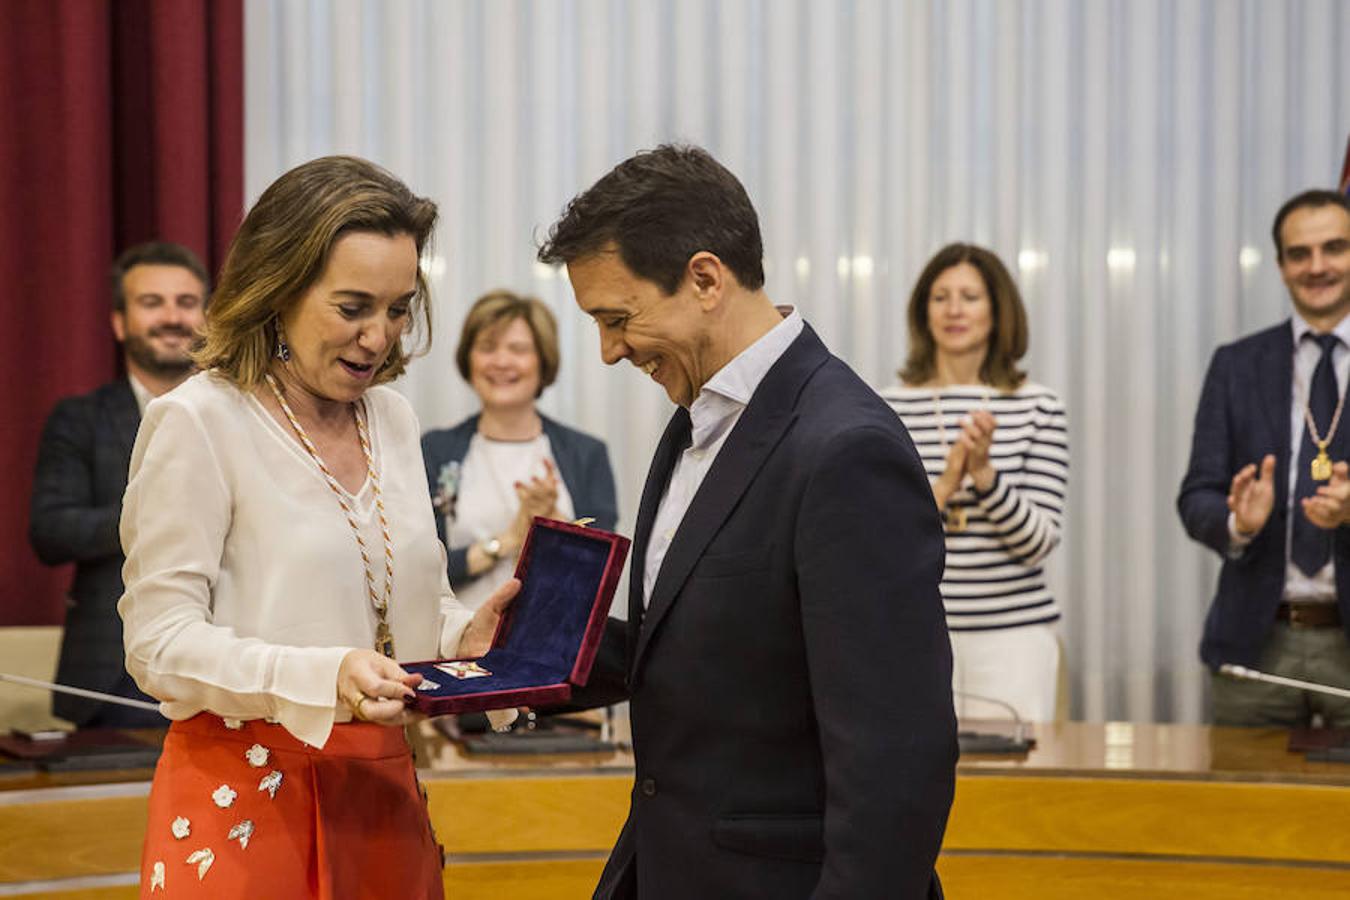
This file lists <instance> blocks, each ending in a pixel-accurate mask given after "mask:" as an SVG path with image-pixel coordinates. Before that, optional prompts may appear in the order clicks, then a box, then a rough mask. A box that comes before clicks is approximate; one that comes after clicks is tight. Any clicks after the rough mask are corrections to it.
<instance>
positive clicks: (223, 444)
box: [117, 372, 472, 747]
mask: <svg viewBox="0 0 1350 900" xmlns="http://www.w3.org/2000/svg"><path fill="white" fill-rule="evenodd" d="M365 401H366V409H367V410H368V412H369V421H370V437H371V452H372V455H373V457H374V462H375V469H376V471H377V472H378V473H379V477H380V487H381V489H382V491H383V494H384V504H385V511H386V515H387V517H388V520H389V529H390V533H391V535H392V539H393V547H394V591H393V596H392V598H391V600H390V601H389V620H390V627H391V629H392V630H393V635H394V646H395V649H396V651H397V653H398V656H399V658H400V659H404V660H418V659H428V658H432V657H435V656H450V655H453V651H454V650H455V649H456V648H457V647H458V644H459V638H460V635H461V634H462V633H463V630H464V628H465V626H466V625H467V624H468V622H469V620H470V619H471V618H472V613H471V612H470V611H468V610H466V609H465V608H464V607H462V606H461V605H460V604H459V603H457V602H456V600H455V598H454V595H453V594H452V593H451V591H450V586H449V583H448V582H447V580H446V569H445V557H444V555H445V551H444V548H443V547H442V546H441V543H440V541H439V540H438V539H437V537H436V528H435V520H434V519H433V518H432V516H433V513H432V510H431V500H430V497H429V496H428V495H427V488H426V476H425V474H424V469H423V465H422V458H421V445H420V443H419V438H418V436H419V435H420V433H421V429H420V428H419V427H418V424H417V420H416V417H415V416H414V415H413V412H412V409H411V407H410V406H409V405H408V402H407V401H406V400H405V399H404V398H403V397H402V396H400V395H399V394H398V393H397V392H395V391H394V390H392V389H390V388H387V387H374V388H371V389H370V390H369V391H367V392H366V394H365ZM348 496H349V497H352V501H353V503H352V505H353V507H354V508H355V510H356V515H357V518H358V522H359V524H360V527H361V528H362V536H363V538H364V539H365V541H366V546H367V547H368V548H370V551H371V557H372V559H371V563H372V569H373V574H374V577H375V587H376V590H377V591H381V592H382V591H383V588H384V565H383V555H384V554H383V546H384V544H383V539H382V538H381V536H380V531H379V521H378V518H377V517H376V515H375V511H374V504H373V499H374V497H373V491H372V489H371V484H370V481H369V479H367V481H366V484H365V485H364V486H363V487H362V488H361V490H360V491H359V492H358V493H357V494H356V495H355V496H354V497H353V496H352V495H348ZM121 534H122V547H123V549H124V550H125V552H126V557H127V560H126V566H125V568H124V569H123V579H124V581H125V582H126V592H125V593H124V594H123V595H122V599H121V601H120V602H119V603H118V607H117V608H118V612H120V613H121V615H122V620H123V623H124V627H123V639H124V642H125V645H126V653H127V670H128V671H129V672H130V673H131V674H132V676H133V677H134V678H135V679H136V682H137V684H139V685H140V686H141V689H142V690H144V691H145V692H146V693H148V694H150V695H152V696H154V697H158V698H159V699H160V700H161V701H163V703H162V705H161V710H162V711H163V713H164V714H165V715H166V716H168V717H169V718H171V719H186V718H189V717H191V716H193V715H195V714H197V713H199V712H202V711H206V710H209V711H210V712H213V713H216V714H218V715H221V716H224V717H227V718H238V719H255V718H269V719H272V720H274V721H277V722H279V723H280V724H281V725H283V726H285V728H286V730H287V731H289V732H290V733H291V734H293V735H295V736H296V737H297V738H299V739H300V740H302V741H305V742H306V743H308V744H311V745H313V746H316V747H322V746H323V745H324V743H325V742H326V741H327V740H328V735H329V733H330V732H331V730H332V727H333V723H334V722H335V721H343V720H346V719H347V718H348V717H349V715H350V714H349V712H348V711H347V708H346V706H345V705H340V704H339V703H338V700H337V696H336V693H337V692H336V683H337V672H338V666H339V664H340V663H341V662H342V658H343V656H344V655H346V653H347V652H348V651H350V650H352V649H353V648H358V647H372V646H373V645H374V640H375V626H376V623H377V618H376V615H375V612H374V609H373V608H372V606H371V602H370V597H369V594H368V592H367V590H366V585H365V569H364V567H363V566H362V564H361V557H360V554H359V552H358V550H357V546H356V539H355V538H354V537H353V535H352V531H351V527H350V525H349V524H348V522H347V519H346V517H345V515H344V514H343V512H342V509H341V507H340V506H339V505H338V501H337V497H336V496H335V495H334V494H333V491H332V489H331V488H330V487H329V486H328V483H327V482H326V481H325V480H324V478H323V475H322V474H321V473H320V472H319V470H318V468H317V467H316V466H315V464H314V462H313V460H312V459H310V457H309V455H308V454H307V453H306V452H305V450H304V448H303V447H302V446H301V445H300V444H299V442H298V441H297V440H296V438H295V436H294V435H293V434H292V433H291V432H290V431H289V430H287V429H284V428H283V427H282V426H281V424H280V423H278V422H277V421H276V420H275V419H274V418H273V417H272V416H271V414H270V413H268V412H267V410H266V409H264V408H263V406H262V404H261V403H259V402H258V400H257V399H256V398H255V397H253V396H252V395H250V394H245V393H243V392H242V391H240V390H239V389H238V388H236V387H235V386H234V385H233V384H231V383H230V382H229V381H227V380H226V379H225V378H224V377H222V376H220V375H218V374H216V373H214V372H203V373H200V374H198V375H195V376H193V377H192V378H190V379H188V380H187V381H186V382H184V383H183V384H182V385H180V386H179V387H178V388H176V389H175V390H173V391H171V392H170V393H168V394H165V395H164V396H162V397H159V398H157V399H155V400H154V402H152V403H151V404H150V406H149V408H148V409H147V411H146V415H145V419H144V421H142V423H141V426H140V432H139V433H138V435H137V437H136V446H135V450H134V451H133V452H132V456H131V471H130V480H129V482H128V485H127V492H126V497H125V499H124V501H123V505H122V522H121Z"/></svg>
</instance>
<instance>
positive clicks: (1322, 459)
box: [1312, 443, 1331, 481]
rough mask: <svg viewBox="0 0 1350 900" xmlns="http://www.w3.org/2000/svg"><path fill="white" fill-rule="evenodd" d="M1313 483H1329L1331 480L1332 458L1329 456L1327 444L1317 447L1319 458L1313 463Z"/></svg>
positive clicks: (1315, 458) (1314, 459) (1316, 457)
mask: <svg viewBox="0 0 1350 900" xmlns="http://www.w3.org/2000/svg"><path fill="white" fill-rule="evenodd" d="M1312 478H1313V481H1328V480H1330V479H1331V457H1330V456H1327V445H1326V444H1325V443H1322V444H1319V445H1318V446H1317V456H1315V457H1313V461H1312Z"/></svg>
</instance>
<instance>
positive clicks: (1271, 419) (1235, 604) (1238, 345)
mask: <svg viewBox="0 0 1350 900" xmlns="http://www.w3.org/2000/svg"><path fill="white" fill-rule="evenodd" d="M1272 233H1273V237H1274V240H1275V259H1276V261H1277V263H1278V264H1279V267H1280V275H1281V277H1282V278H1283V279H1284V283H1285V286H1286V287H1287V288H1288V289H1289V298H1290V300H1291V301H1292V302H1293V307H1294V315H1293V317H1292V318H1291V319H1289V320H1286V321H1285V322H1282V323H1281V324H1279V325H1277V326H1275V327H1274V328H1269V329H1267V330H1265V331H1261V332H1257V333H1256V334H1253V335H1249V336H1247V337H1245V338H1242V339H1241V340H1238V341H1237V342H1235V343H1233V344H1229V345H1227V346H1224V347H1220V348H1219V349H1218V350H1217V351H1216V352H1215V354H1214V359H1213V361H1212V362H1211V363H1210V367H1209V373H1208V375H1206V377H1205V386H1204V390H1203V392H1202V393H1201V396H1200V407H1199V410H1198V411H1197V412H1196V416H1195V436H1194V442H1193V444H1192V448H1191V461H1190V467H1189V469H1188V470H1187V472H1186V477H1185V480H1184V481H1183V482H1182V485H1181V494H1180V496H1179V497H1178V498H1177V507H1178V509H1179V510H1180V512H1181V519H1182V522H1183V523H1184V524H1185V526H1186V530H1187V532H1188V533H1189V534H1190V535H1191V537H1193V538H1195V539H1196V540H1198V541H1200V542H1201V543H1203V544H1205V545H1206V546H1208V547H1210V548H1212V549H1214V550H1215V551H1217V552H1218V553H1219V554H1220V555H1221V556H1222V557H1223V569H1222V571H1221V572H1220V575H1219V585H1218V590H1217V591H1216V593H1215V596H1214V601H1213V603H1212V604H1211V606H1210V609H1209V615H1208V617H1207V618H1206V620H1205V632H1204V638H1203V640H1202V642H1201V645H1200V655H1201V658H1202V659H1203V660H1204V662H1205V664H1206V665H1208V666H1209V667H1210V669H1211V670H1213V671H1214V672H1215V675H1214V680H1213V684H1212V698H1213V705H1214V722H1215V724H1217V725H1264V726H1272V725H1273V726H1285V727H1297V726H1306V725H1308V724H1310V722H1311V721H1312V720H1313V717H1314V716H1318V717H1320V718H1321V720H1322V721H1323V722H1325V723H1326V724H1328V725H1333V726H1338V727H1346V726H1350V701H1347V700H1341V699H1338V698H1335V697H1329V696H1326V695H1323V694H1318V693H1313V692H1305V691H1300V690H1293V689H1290V688H1286V687H1282V686H1279V685H1274V684H1267V683H1262V682H1255V681H1237V680H1234V679H1231V678H1229V677H1227V676H1223V675H1220V674H1218V669H1219V667H1220V666H1221V665H1223V664H1225V663H1232V664H1236V665H1240V666H1245V667H1248V668H1254V669H1259V670H1261V671H1264V672H1268V673H1271V674H1276V675H1283V676H1286V677H1291V678H1299V679H1303V680H1307V681H1313V682H1319V683H1322V684H1330V685H1335V686H1338V687H1343V688H1350V640H1347V633H1350V632H1348V631H1347V629H1348V628H1350V527H1348V526H1350V471H1348V470H1347V464H1346V459H1347V457H1350V425H1348V424H1347V423H1346V422H1345V421H1344V418H1345V416H1343V415H1342V413H1343V412H1344V408H1343V407H1344V404H1345V397H1346V384H1347V376H1350V317H1348V316H1347V313H1350V203H1348V202H1347V200H1346V197H1345V196H1344V195H1342V194H1338V193H1336V192H1334V191H1324V190H1312V191H1305V192H1304V193H1301V194H1299V195H1298V196H1296V197H1293V198H1291V199H1290V200H1288V201H1287V202H1286V203H1285V204H1284V205H1283V206H1282V207H1281V208H1280V210H1279V212H1278V213H1277V214H1276V216H1275V224H1274V228H1273V229H1272Z"/></svg>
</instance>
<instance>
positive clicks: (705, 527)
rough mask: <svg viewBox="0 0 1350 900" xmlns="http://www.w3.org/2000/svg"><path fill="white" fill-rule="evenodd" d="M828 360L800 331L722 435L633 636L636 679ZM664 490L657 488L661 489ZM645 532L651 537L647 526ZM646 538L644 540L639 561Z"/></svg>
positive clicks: (819, 346)
mask: <svg viewBox="0 0 1350 900" xmlns="http://www.w3.org/2000/svg"><path fill="white" fill-rule="evenodd" d="M827 358H828V354H827V352H826V350H825V345H824V344H822V343H821V342H820V339H819V338H818V337H816V335H815V332H814V331H812V330H811V328H810V326H806V327H804V328H803V329H802V333H801V334H800V335H799V336H798V337H797V339H796V340H795V341H793V342H792V344H791V345H790V346H789V347H788V349H787V350H786V351H785V352H784V353H783V355H782V356H781V357H780V358H779V359H778V361H777V362H775V363H774V365H773V366H772V368H770V369H769V371H768V373H767V374H766V375H765V376H764V380H763V381H762V382H760V384H759V387H758V388H756V390H755V393H754V396H752V397H751V398H750V403H749V405H748V406H746V408H745V410H744V411H743V412H742V413H741V417H740V419H739V420H738V421H737V422H736V425H735V426H734V427H733V428H732V429H731V433H730V434H729V435H727V439H726V443H724V444H723V445H722V449H721V450H719V451H718V453H717V459H716V460H714V461H713V464H712V468H710V469H709V470H708V474H707V475H706V476H705V477H704V479H703V483H702V484H701V485H699V488H698V491H697V493H695V494H694V499H693V500H692V501H691V502H690V504H689V509H688V510H687V511H686V512H685V514H684V519H683V520H681V522H680V525H679V528H678V529H677V530H676V532H675V538H674V540H673V541H671V544H670V549H668V550H667V551H666V557H665V559H664V560H663V561H662V563H661V571H660V572H659V573H658V574H657V576H656V583H655V584H654V585H653V587H652V596H651V598H650V599H649V601H648V603H647V609H646V613H645V614H644V615H643V618H642V623H641V628H640V629H639V630H638V643H637V647H636V649H635V650H634V652H633V660H632V671H633V673H635V674H636V672H637V669H638V667H639V666H640V665H641V663H642V656H643V653H644V652H645V651H646V649H647V646H648V644H649V643H650V642H651V637H652V634H653V633H654V632H655V631H656V629H657V627H659V626H660V624H661V619H662V618H664V617H665V615H666V613H667V612H669V611H670V608H671V606H672V605H673V604H674V602H675V599H676V597H677V596H678V595H679V593H680V589H681V588H682V587H684V583H685V581H686V580H687V579H688V578H689V573H690V572H691V571H692V570H693V568H694V565H695V563H697V562H698V560H699V558H700V557H701V556H702V555H703V551H704V550H706V549H707V547H708V544H709V542H710V541H711V540H712V538H713V536H714V535H715V534H716V533H717V531H718V529H719V528H720V527H721V525H722V523H723V522H725V521H726V519H727V517H728V516H730V515H731V511H732V510H733V509H735V508H736V504H737V503H738V502H739V501H740V499H741V496H742V495H743V494H744V493H745V491H746V489H747V488H749V487H750V483H751V482H752V481H753V480H754V478H755V476H756V475H757V474H759V471H760V469H761V468H762V467H763V465H764V461H765V460H766V459H767V458H768V456H769V454H770V452H772V450H773V448H774V447H775V446H777V444H778V442H779V441H780V440H781V439H782V437H783V435H784V434H786V433H787V431H788V428H789V427H791V425H792V423H793V422H794V421H795V420H796V405H797V396H798V394H799V393H800V392H801V388H802V385H804V384H805V383H806V381H807V379H808V378H809V377H810V375H811V373H812V372H813V371H815V369H816V368H817V367H819V366H820V365H821V364H822V363H824V362H825V360H826V359H827ZM671 465H672V466H673V465H674V461H673V460H672V461H671ZM649 484H650V482H649ZM664 486H665V485H664V483H662V485H661V487H662V488H664ZM659 500H660V494H659V493H658V494H657V496H656V498H655V500H654V501H653V504H652V505H653V510H652V512H651V515H652V517H655V509H654V507H655V504H656V502H659ZM642 501H643V505H644V507H645V506H646V505H647V502H648V498H647V496H646V494H645V493H644V495H643V498H642ZM647 527H648V531H650V527H651V523H650V521H649V522H648V523H647ZM646 536H647V535H645V534H644V535H643V537H644V545H643V548H642V549H643V552H644V555H645V551H646V545H645V538H646ZM639 596H640V587H639Z"/></svg>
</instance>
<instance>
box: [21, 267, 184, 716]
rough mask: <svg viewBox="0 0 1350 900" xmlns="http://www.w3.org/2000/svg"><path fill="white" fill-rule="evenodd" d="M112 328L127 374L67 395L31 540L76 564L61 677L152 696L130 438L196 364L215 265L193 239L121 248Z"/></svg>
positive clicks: (42, 452) (64, 708)
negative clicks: (142, 649) (126, 541)
mask: <svg viewBox="0 0 1350 900" xmlns="http://www.w3.org/2000/svg"><path fill="white" fill-rule="evenodd" d="M110 275H111V277H110V282H111V285H110V287H111V290H112V329H113V335H114V336H115V337H116V338H117V341H118V343H120V344H121V345H122V356H123V360H124V362H125V364H126V373H127V374H126V377H124V378H118V379H116V380H114V381H111V382H109V383H108V384H105V385H103V386H102V387H100V388H98V389H96V390H94V391H92V392H91V393H88V394H84V395H82V396H79V397H66V398H64V399H62V400H61V401H59V402H58V403H57V404H56V407H55V408H54V409H53V410H52V413H51V415H50V416H48V418H47V424H46V426H45V427H44V428H43V431H42V441H41V443H40V444H39V445H38V459H37V471H36V473H35V475H34V478H33V497H32V505H31V509H30V513H29V523H28V539H29V542H30V543H31V544H32V545H33V549H34V550H35V551H36V552H37V555H38V558H39V559H41V560H42V561H43V562H44V563H47V564H48V565H60V564H62V563H68V562H73V563H75V579H74V582H73V583H72V584H71V587H70V593H69V597H68V600H67V606H66V620H65V630H64V632H63V633H62V636H61V658H60V662H59V663H58V665H57V672H56V680H57V681H58V682H59V683H61V684H65V685H70V686H73V687H81V688H86V689H90V690H96V691H102V692H104V693H110V694H116V695H118V696H122V697H129V698H131V699H135V700H143V701H148V702H153V701H152V698H150V697H147V696H146V695H145V694H143V693H141V691H140V690H139V689H138V688H137V687H136V685H135V683H134V682H133V681H132V680H131V676H130V675H128V674H127V672H126V669H125V668H124V667H123V659H124V657H125V651H124V649H123V647H122V620H121V619H119V618H118V616H117V601H118V598H120V597H121V596H122V562H123V557H122V544H121V541H120V539H119V537H118V533H117V524H118V519H119V518H120V517H121V513H122V493H123V492H124V491H125V490H126V487H127V468H128V467H129V466H130V464H131V448H132V445H133V444H134V443H135V440H136V430H137V428H139V427H140V422H141V414H142V413H143V412H144V411H145V405H146V404H147V403H149V402H150V400H151V398H153V397H157V396H159V395H160V394H163V393H165V392H167V391H169V390H171V389H173V388H174V387H176V386H177V385H178V384H180V383H181V382H182V381H183V380H184V379H185V378H187V377H188V375H190V374H192V359H191V357H190V356H189V355H188V352H189V350H190V349H191V348H192V345H193V342H194V340H195V339H196V332H197V330H198V329H199V328H201V326H202V322H203V318H204V317H203V314H204V310H205V305H206V295H207V277H206V270H205V269H204V268H203V267H202V264H201V262H200V261H198V259H197V257H196V255H194V254H193V253H192V251H190V250H188V249H187V248H186V247H181V246H179V245H177V244H169V243H160V242H156V243H150V244H141V245H139V246H136V247H132V248H131V249H129V250H127V251H126V252H125V253H123V254H122V255H121V256H120V257H118V259H117V261H116V262H115V263H113V267H112V272H111V273H110ZM52 712H53V714H55V715H56V716H59V717H60V718H63V719H66V720H67V721H70V722H73V723H74V724H76V725H78V726H81V727H126V728H132V727H138V726H145V727H151V726H163V725H164V724H165V719H164V718H163V717H162V716H160V715H159V714H158V713H153V712H149V711H142V710H139V709H133V708H129V707H123V706H116V705H114V704H109V703H102V702H100V701H98V700H89V699H85V698H83V697H74V696H71V695H69V694H54V695H53V697H52Z"/></svg>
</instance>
